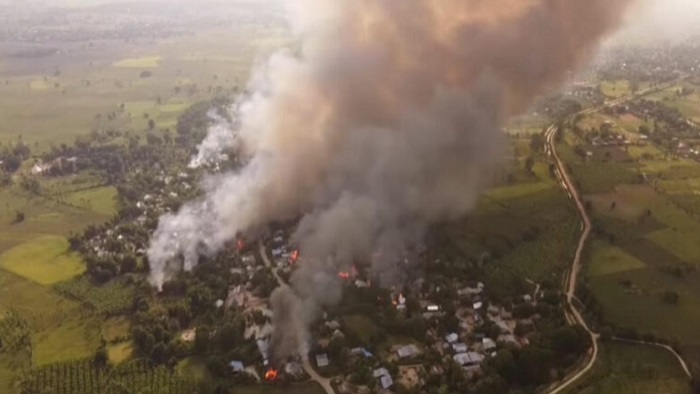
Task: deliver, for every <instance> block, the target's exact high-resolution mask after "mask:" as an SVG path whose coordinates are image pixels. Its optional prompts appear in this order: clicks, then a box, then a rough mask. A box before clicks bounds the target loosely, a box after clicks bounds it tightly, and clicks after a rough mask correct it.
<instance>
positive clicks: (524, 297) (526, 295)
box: [523, 294, 532, 302]
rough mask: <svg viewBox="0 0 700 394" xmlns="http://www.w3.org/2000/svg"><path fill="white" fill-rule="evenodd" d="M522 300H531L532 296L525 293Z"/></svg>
mask: <svg viewBox="0 0 700 394" xmlns="http://www.w3.org/2000/svg"><path fill="white" fill-rule="evenodd" d="M523 301H525V302H532V296H531V295H529V294H525V295H524V296H523Z"/></svg>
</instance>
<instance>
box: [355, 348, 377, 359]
mask: <svg viewBox="0 0 700 394" xmlns="http://www.w3.org/2000/svg"><path fill="white" fill-rule="evenodd" d="M350 355H351V356H360V355H361V356H363V357H364V358H372V357H374V355H373V354H372V353H371V352H370V351H368V350H367V349H365V348H363V347H356V348H353V349H351V350H350Z"/></svg>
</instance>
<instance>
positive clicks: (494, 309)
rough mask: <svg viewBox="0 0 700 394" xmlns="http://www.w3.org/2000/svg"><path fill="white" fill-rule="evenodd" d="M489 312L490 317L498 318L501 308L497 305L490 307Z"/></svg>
mask: <svg viewBox="0 0 700 394" xmlns="http://www.w3.org/2000/svg"><path fill="white" fill-rule="evenodd" d="M488 312H489V314H490V315H493V316H498V315H499V314H500V313H501V308H499V307H497V306H495V305H489V308H488Z"/></svg>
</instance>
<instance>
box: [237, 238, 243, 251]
mask: <svg viewBox="0 0 700 394" xmlns="http://www.w3.org/2000/svg"><path fill="white" fill-rule="evenodd" d="M236 248H237V249H238V251H239V252H240V251H241V250H243V249H244V248H245V242H244V241H243V240H242V239H238V241H236Z"/></svg>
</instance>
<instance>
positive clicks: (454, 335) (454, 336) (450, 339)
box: [445, 332, 459, 343]
mask: <svg viewBox="0 0 700 394" xmlns="http://www.w3.org/2000/svg"><path fill="white" fill-rule="evenodd" d="M458 339H459V335H457V333H454V332H453V333H451V334H449V335H447V336H446V337H445V340H446V341H447V343H455V342H457V340H458Z"/></svg>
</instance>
